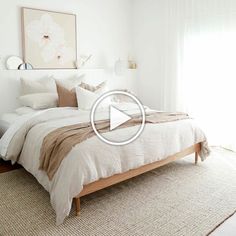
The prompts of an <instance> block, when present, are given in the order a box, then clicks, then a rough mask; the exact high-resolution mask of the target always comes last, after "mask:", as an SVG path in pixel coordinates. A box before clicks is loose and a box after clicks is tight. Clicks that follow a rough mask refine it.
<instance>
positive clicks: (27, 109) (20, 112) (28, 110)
mask: <svg viewBox="0 0 236 236" xmlns="http://www.w3.org/2000/svg"><path fill="white" fill-rule="evenodd" d="M15 112H16V114H18V115H20V116H21V115H26V114H29V113H33V112H36V111H35V110H34V109H32V108H31V107H19V108H17V109H16V110H15Z"/></svg>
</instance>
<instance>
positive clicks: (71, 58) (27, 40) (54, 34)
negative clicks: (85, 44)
mask: <svg viewBox="0 0 236 236" xmlns="http://www.w3.org/2000/svg"><path fill="white" fill-rule="evenodd" d="M22 29H23V30H22V38H23V40H22V41H23V57H24V61H25V62H27V63H30V64H31V65H32V66H33V68H34V69H73V68H76V66H75V62H76V60H77V40H76V15H74V14H67V13H60V12H53V11H46V10H40V9H31V8H22Z"/></svg>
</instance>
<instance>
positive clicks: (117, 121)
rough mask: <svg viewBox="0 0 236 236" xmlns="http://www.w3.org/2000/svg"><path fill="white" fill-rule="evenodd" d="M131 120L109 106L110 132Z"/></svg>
mask: <svg viewBox="0 0 236 236" xmlns="http://www.w3.org/2000/svg"><path fill="white" fill-rule="evenodd" d="M131 119H132V117H130V116H128V115H126V114H125V113H124V112H121V111H119V110H118V109H116V108H115V107H113V106H110V130H113V129H115V128H117V127H118V126H120V125H122V124H124V123H125V122H127V121H128V120H131Z"/></svg>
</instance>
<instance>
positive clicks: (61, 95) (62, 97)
mask: <svg viewBox="0 0 236 236" xmlns="http://www.w3.org/2000/svg"><path fill="white" fill-rule="evenodd" d="M57 93H58V106H59V107H78V103H77V98H76V92H75V88H73V89H71V90H69V89H67V88H65V87H63V86H61V85H59V84H58V83H57Z"/></svg>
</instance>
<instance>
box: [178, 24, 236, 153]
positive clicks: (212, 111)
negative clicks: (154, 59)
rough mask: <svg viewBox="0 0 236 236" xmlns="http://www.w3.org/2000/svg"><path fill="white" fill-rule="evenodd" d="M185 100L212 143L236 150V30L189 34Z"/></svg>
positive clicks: (184, 63) (185, 59) (184, 69)
mask: <svg viewBox="0 0 236 236" xmlns="http://www.w3.org/2000/svg"><path fill="white" fill-rule="evenodd" d="M182 67H183V83H182V84H183V85H184V87H183V90H182V91H183V94H182V95H183V100H184V101H185V105H186V107H187V111H188V112H189V113H190V114H191V116H193V117H195V118H196V119H197V120H198V122H199V123H200V125H201V126H202V128H203V129H204V130H205V131H206V134H207V136H208V138H209V143H210V144H212V145H221V146H224V147H226V148H229V149H231V150H236V28H235V31H234V32H232V31H227V30H220V32H217V31H216V30H215V29H214V30H212V31H210V30H209V32H207V30H204V31H203V32H195V33H190V34H186V35H185V40H184V55H183V65H182Z"/></svg>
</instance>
